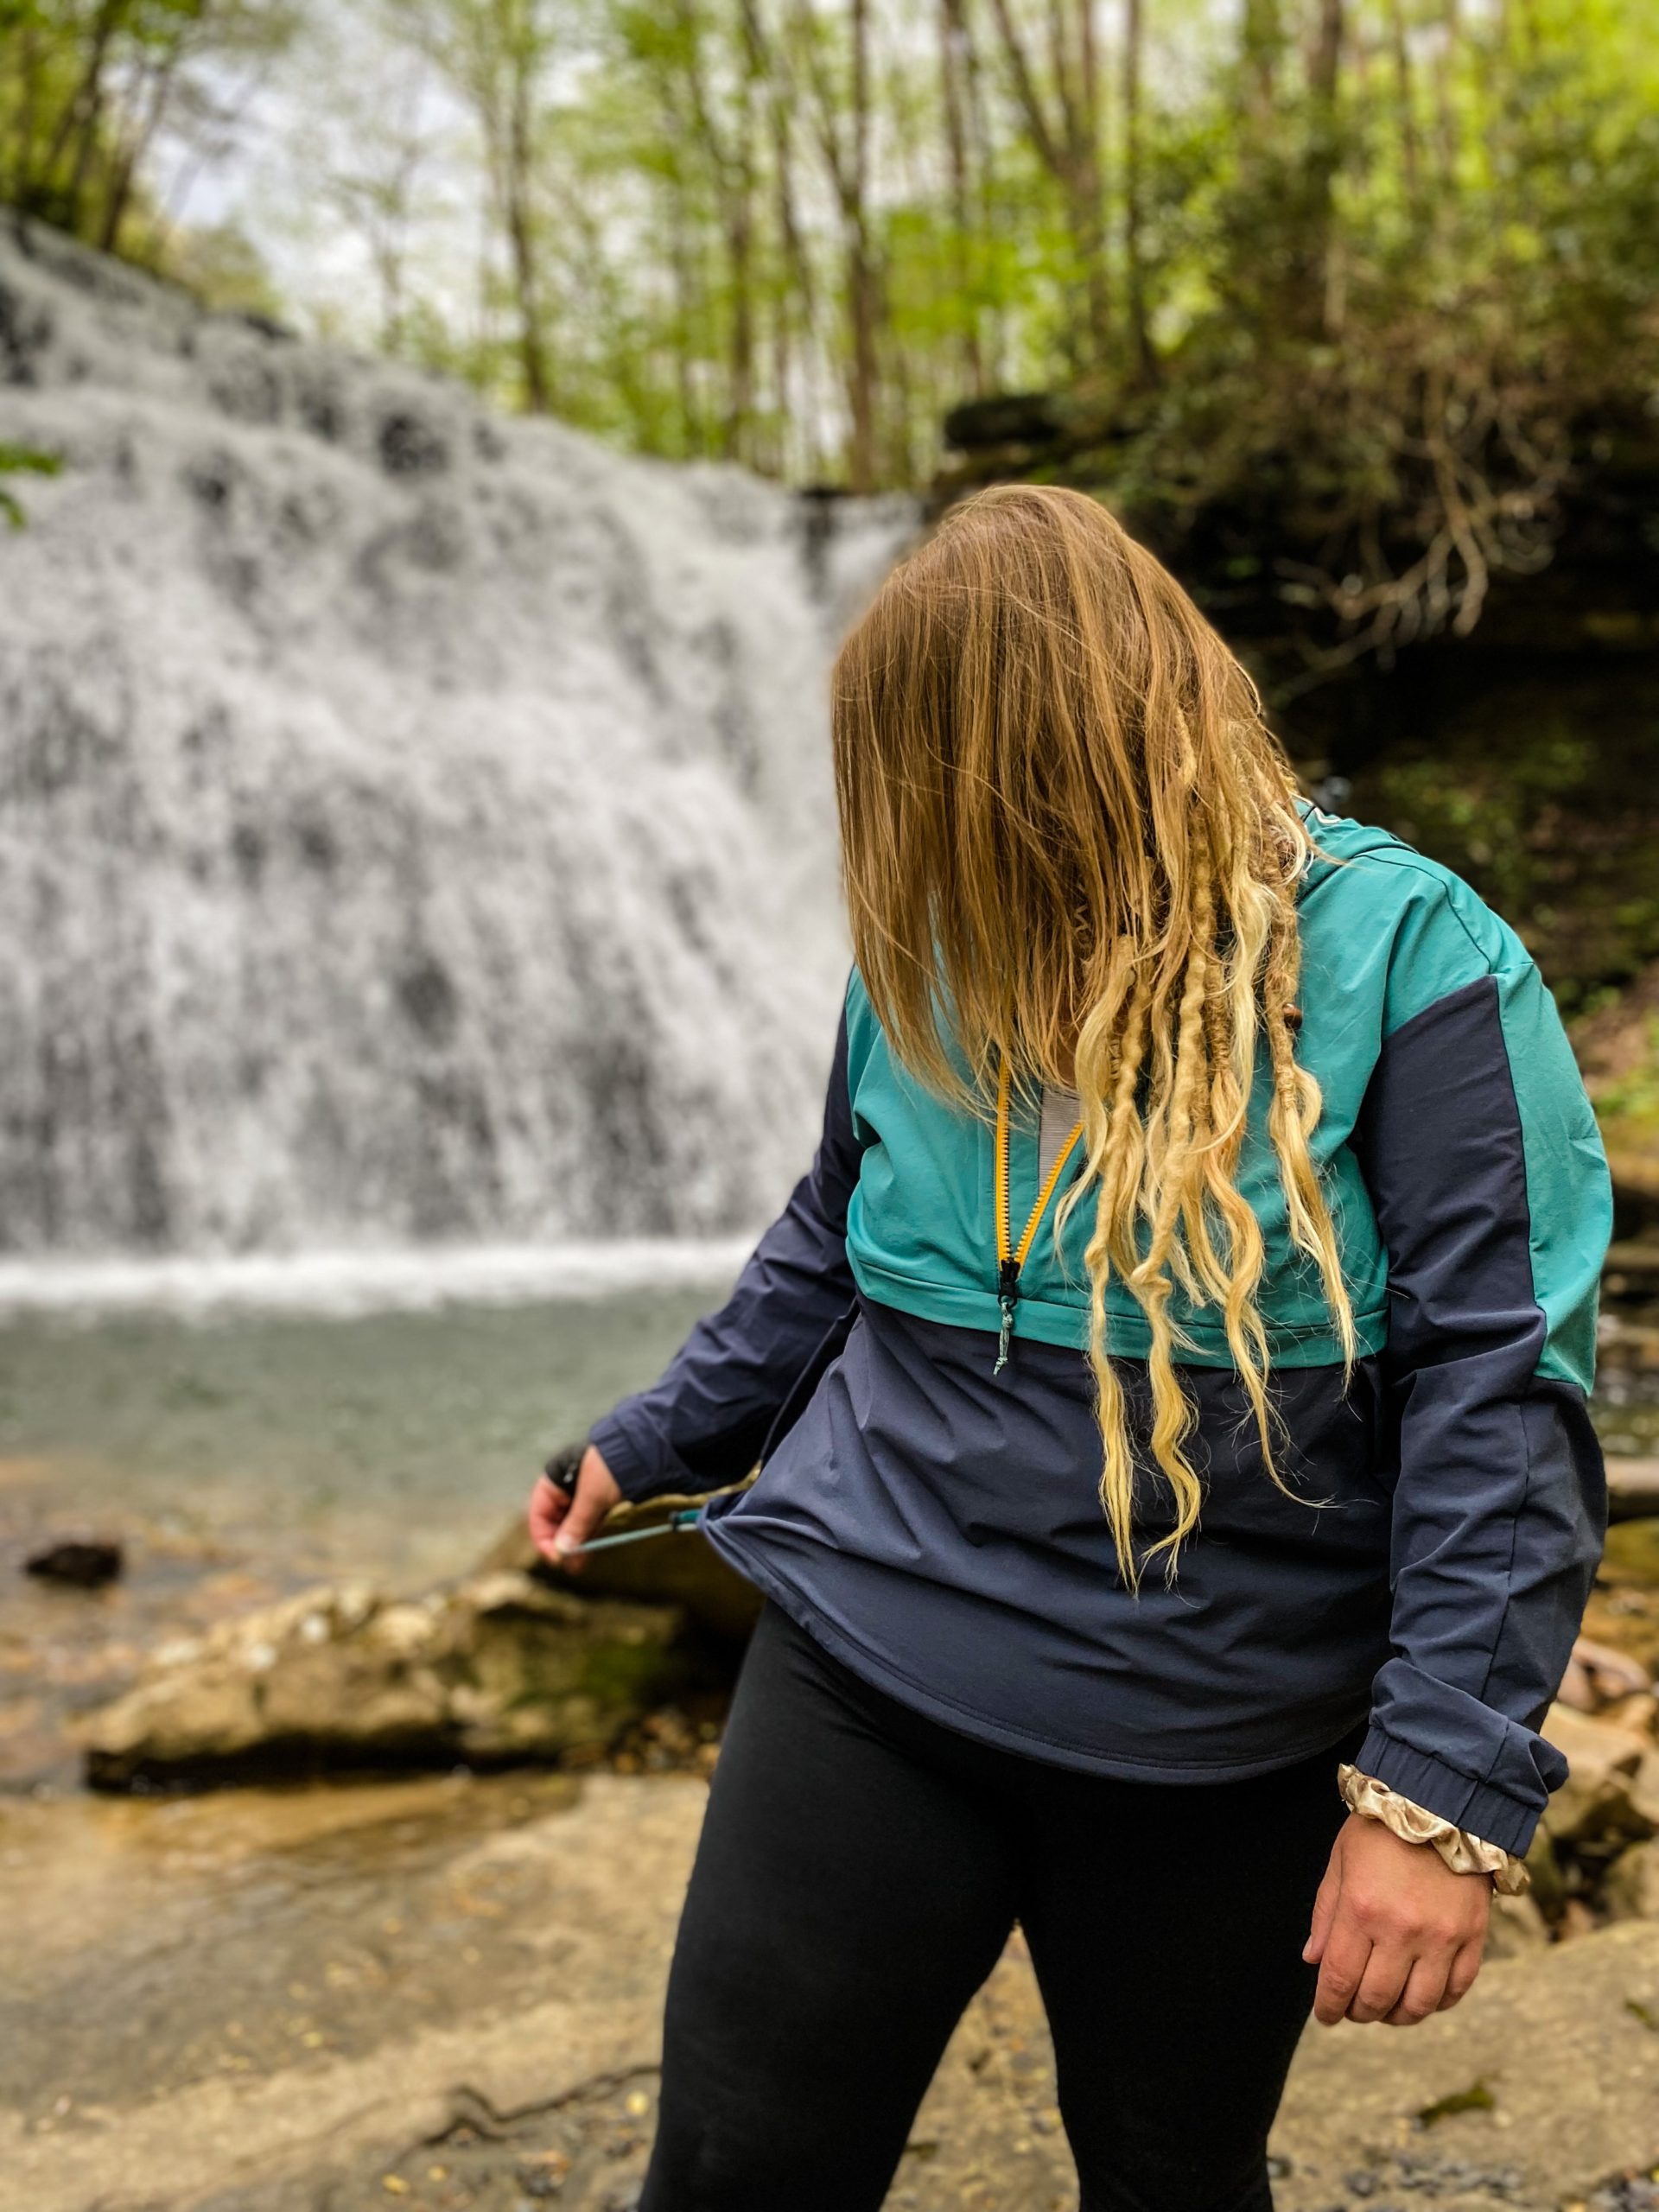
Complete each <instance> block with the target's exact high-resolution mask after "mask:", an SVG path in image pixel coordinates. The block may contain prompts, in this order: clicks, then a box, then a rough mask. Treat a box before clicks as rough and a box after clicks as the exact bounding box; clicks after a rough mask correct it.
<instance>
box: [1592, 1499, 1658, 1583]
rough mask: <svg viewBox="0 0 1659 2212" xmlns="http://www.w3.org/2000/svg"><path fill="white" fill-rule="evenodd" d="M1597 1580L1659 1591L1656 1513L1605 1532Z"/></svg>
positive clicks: (1625, 1522)
mask: <svg viewBox="0 0 1659 2212" xmlns="http://www.w3.org/2000/svg"><path fill="white" fill-rule="evenodd" d="M1601 1579H1602V1580H1603V1581H1604V1582H1635V1583H1640V1584H1642V1585H1643V1586H1644V1587H1645V1588H1649V1589H1655V1590H1659V1514H1655V1515H1650V1516H1649V1517H1648V1518H1647V1519H1646V1520H1643V1521H1621V1522H1619V1523H1618V1526H1617V1527H1615V1528H1612V1529H1609V1530H1608V1531H1607V1545H1606V1548H1605V1551H1604V1552H1603V1554H1602V1556H1601Z"/></svg>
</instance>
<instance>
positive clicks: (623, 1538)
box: [565, 1505, 702, 1559]
mask: <svg viewBox="0 0 1659 2212" xmlns="http://www.w3.org/2000/svg"><path fill="white" fill-rule="evenodd" d="M701 1520H702V1507H701V1506H700V1505H688V1506H686V1507H683V1509H682V1510H680V1511H679V1512H677V1513H671V1514H670V1515H669V1516H668V1518H667V1520H666V1521H659V1522H658V1524H657V1526H656V1527H655V1528H654V1529H624V1531H623V1532H622V1534H621V1535H620V1536H594V1537H590V1538H589V1540H588V1542H587V1543H585V1544H572V1545H571V1547H570V1548H569V1551H568V1552H567V1553H566V1554H565V1557H566V1558H567V1559H575V1557H576V1556H577V1555H578V1554H585V1553H587V1552H608V1551H613V1550H614V1549H615V1548H616V1547H617V1545H618V1544H645V1543H649V1542H650V1541H651V1539H652V1537H653V1536H677V1535H681V1534H682V1533H683V1531H684V1530H686V1529H695V1528H696V1525H697V1523H698V1522H699V1521H701Z"/></svg>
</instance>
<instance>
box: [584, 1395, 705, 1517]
mask: <svg viewBox="0 0 1659 2212" xmlns="http://www.w3.org/2000/svg"><path fill="white" fill-rule="evenodd" d="M588 1443H589V1444H591V1445H592V1446H594V1449H595V1451H597V1452H599V1454H600V1456H601V1459H603V1460H604V1462H605V1464H606V1465H607V1467H608V1468H609V1469H610V1471H611V1474H612V1476H613V1478H614V1480H615V1483H616V1486H617V1488H618V1489H619V1490H620V1491H621V1493H622V1495H623V1497H625V1498H626V1500H627V1502H628V1503H629V1504H630V1505H638V1504H640V1503H642V1502H643V1501H644V1500H645V1499H646V1498H648V1497H660V1496H662V1495H663V1494H664V1492H666V1491H689V1490H691V1489H694V1488H695V1487H696V1485H695V1484H693V1483H692V1481H691V1479H690V1476H689V1475H688V1474H687V1472H686V1471H685V1469H684V1467H683V1466H682V1465H681V1464H680V1461H679V1458H678V1456H677V1453H676V1452H673V1451H672V1450H671V1448H670V1446H668V1445H667V1444H666V1443H665V1442H664V1440H663V1439H662V1437H660V1436H659V1435H658V1433H657V1431H656V1429H655V1428H654V1427H652V1424H651V1422H650V1421H648V1420H647V1419H645V1417H644V1416H643V1415H642V1414H635V1415H634V1417H633V1419H632V1421H627V1420H625V1419H624V1417H623V1408H621V1407H617V1408H613V1411H611V1412H610V1413H608V1414H605V1415H604V1417H603V1418H602V1419H601V1420H600V1421H595V1422H594V1425H593V1427H591V1428H590V1429H589V1430H588Z"/></svg>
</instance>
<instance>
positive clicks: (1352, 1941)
mask: <svg viewBox="0 0 1659 2212" xmlns="http://www.w3.org/2000/svg"><path fill="white" fill-rule="evenodd" d="M1370 1959H1371V1939H1370V1936H1367V1935H1366V1934H1365V1933H1364V1931H1363V1929H1361V1928H1360V1927H1359V1925H1358V1924H1357V1922H1356V1921H1355V1920H1354V1919H1353V1918H1352V1917H1351V1916H1347V1915H1344V1913H1343V1912H1342V1911H1341V1910H1340V1907H1338V1911H1337V1914H1336V1917H1335V1918H1334V1920H1333V1921H1332V1924H1331V1928H1330V1930H1329V1933H1328V1934H1327V1935H1326V1936H1325V1955H1324V1956H1323V1958H1322V1959H1321V1960H1320V1961H1319V1987H1318V1988H1317V1989H1316V1990H1315V1991H1314V1993H1313V2017H1314V2018H1315V2019H1316V2020H1318V2021H1319V2023H1320V2024H1322V2025H1323V2026H1325V2027H1327V2028H1332V2027H1334V2026H1335V2025H1336V2024H1337V2022H1338V2020H1340V2019H1343V2018H1345V2017H1346V2015H1347V2012H1348V2008H1349V2006H1350V2005H1351V2004H1352V2003H1353V2001H1354V1999H1355V1998H1356V1996H1357V1994H1358V1993H1359V1986H1360V1984H1361V1983H1362V1982H1363V1980H1364V1979H1365V1974H1366V1970H1367V1968H1368V1967H1370Z"/></svg>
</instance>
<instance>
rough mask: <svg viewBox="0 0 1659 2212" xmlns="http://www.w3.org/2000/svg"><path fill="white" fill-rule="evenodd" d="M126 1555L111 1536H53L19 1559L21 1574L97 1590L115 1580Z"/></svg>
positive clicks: (124, 1562) (73, 1586)
mask: <svg viewBox="0 0 1659 2212" xmlns="http://www.w3.org/2000/svg"><path fill="white" fill-rule="evenodd" d="M125 1565H126V1554H125V1553H124V1551H123V1549H122V1548H121V1546H120V1545H119V1544H118V1542H117V1541H115V1539H114V1538H113V1537H111V1536H54V1538H53V1539H52V1541H51V1542H50V1543H47V1544H42V1545H41V1548H40V1549H39V1550H38V1551H33V1552H31V1553H30V1554H29V1557H28V1558H27V1559H26V1560H24V1561H23V1572H24V1573H25V1574H34V1575H38V1576H39V1578H40V1580H41V1581H42V1582H58V1583H61V1584H63V1585H64V1586H66V1587H67V1588H69V1589H72V1590H101V1589H103V1588H104V1587H105V1585H106V1584H107V1583H111V1582H113V1581H115V1580H117V1579H118V1577H119V1575H120V1573H121V1570H122V1568H123V1567H124V1566H125Z"/></svg>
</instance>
